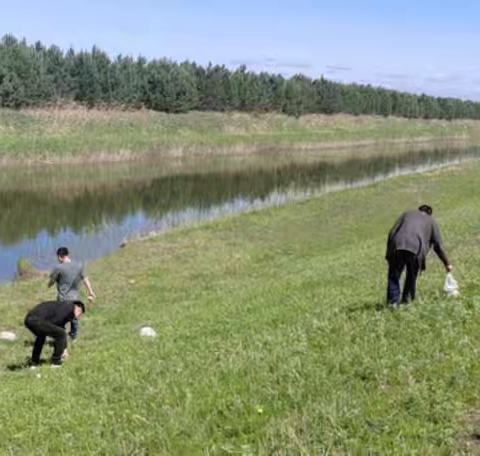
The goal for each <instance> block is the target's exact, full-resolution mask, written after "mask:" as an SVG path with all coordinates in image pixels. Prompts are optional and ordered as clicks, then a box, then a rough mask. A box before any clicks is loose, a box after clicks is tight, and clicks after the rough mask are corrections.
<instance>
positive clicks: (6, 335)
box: [0, 331, 17, 342]
mask: <svg viewBox="0 0 480 456" xmlns="http://www.w3.org/2000/svg"><path fill="white" fill-rule="evenodd" d="M0 339H2V340H9V341H11V342H13V341H14V340H17V335H16V334H15V333H14V332H11V331H2V332H0Z"/></svg>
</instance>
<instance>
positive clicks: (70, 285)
mask: <svg viewBox="0 0 480 456" xmlns="http://www.w3.org/2000/svg"><path fill="white" fill-rule="evenodd" d="M57 258H58V262H59V263H60V264H59V265H58V266H56V267H55V268H54V269H53V271H52V273H51V274H50V280H49V282H48V287H49V288H50V287H52V286H53V285H55V284H56V285H57V291H58V295H57V301H78V300H79V297H80V296H79V295H80V290H79V288H80V284H81V283H82V282H83V283H84V284H85V287H86V288H87V291H88V299H89V301H91V302H92V301H93V300H94V299H95V293H94V292H93V289H92V285H91V283H90V280H88V277H86V276H85V275H84V273H83V265H82V264H81V263H79V262H77V261H72V260H71V259H70V254H69V252H68V249H67V248H66V247H60V248H59V249H58V250H57ZM70 337H71V338H72V340H75V339H76V338H77V337H78V320H77V319H76V318H75V319H73V320H72V324H71V327H70Z"/></svg>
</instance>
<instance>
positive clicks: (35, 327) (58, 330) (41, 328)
mask: <svg viewBox="0 0 480 456" xmlns="http://www.w3.org/2000/svg"><path fill="white" fill-rule="evenodd" d="M25 326H26V327H27V328H28V329H29V330H30V331H32V333H33V334H35V335H36V336H37V338H36V339H35V344H34V346H33V352H32V360H31V362H32V364H38V363H39V362H40V355H41V354H42V349H43V345H44V344H45V339H46V337H47V336H48V337H53V339H54V348H53V357H52V362H53V364H62V354H63V351H64V350H65V348H66V347H67V334H66V332H65V329H64V328H62V327H60V326H56V325H54V324H53V323H50V322H49V321H45V320H40V319H38V318H27V319H26V320H25Z"/></svg>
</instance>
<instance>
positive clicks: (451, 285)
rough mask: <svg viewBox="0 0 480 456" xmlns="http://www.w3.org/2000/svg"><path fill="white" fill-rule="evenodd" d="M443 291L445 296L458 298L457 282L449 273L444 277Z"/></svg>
mask: <svg viewBox="0 0 480 456" xmlns="http://www.w3.org/2000/svg"><path fill="white" fill-rule="evenodd" d="M443 290H444V291H445V293H447V296H453V297H457V296H460V291H459V290H458V282H457V281H456V280H455V278H454V277H453V274H452V273H451V272H449V273H448V274H447V276H446V277H445V285H444V286H443Z"/></svg>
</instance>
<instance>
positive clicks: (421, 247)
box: [386, 209, 450, 269]
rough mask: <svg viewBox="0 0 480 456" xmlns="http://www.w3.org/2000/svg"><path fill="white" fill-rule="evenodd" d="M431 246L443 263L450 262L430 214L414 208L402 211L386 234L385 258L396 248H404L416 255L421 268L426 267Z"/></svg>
mask: <svg viewBox="0 0 480 456" xmlns="http://www.w3.org/2000/svg"><path fill="white" fill-rule="evenodd" d="M432 246H433V249H434V250H435V253H436V254H437V255H438V257H439V258H440V260H442V262H443V264H444V265H445V267H446V266H448V265H449V264H450V263H449V261H448V258H447V254H446V253H445V249H444V248H443V243H442V238H441V236H440V230H439V229H438V225H437V222H436V221H435V220H434V219H433V217H432V216H431V215H428V214H427V213H425V212H422V211H419V210H418V209H415V210H413V211H407V212H404V213H403V214H402V215H401V216H400V218H399V219H398V220H397V223H395V225H394V226H393V228H392V229H391V230H390V233H389V234H388V240H387V253H386V258H387V260H388V259H390V258H392V256H393V254H394V253H395V251H397V250H406V251H408V252H412V253H414V254H415V255H417V258H418V260H419V262H420V266H421V268H422V269H425V268H426V258H427V253H428V251H429V250H430V247H432Z"/></svg>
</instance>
